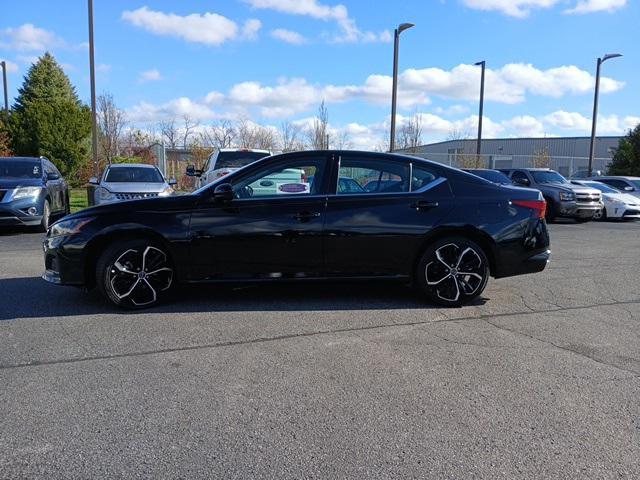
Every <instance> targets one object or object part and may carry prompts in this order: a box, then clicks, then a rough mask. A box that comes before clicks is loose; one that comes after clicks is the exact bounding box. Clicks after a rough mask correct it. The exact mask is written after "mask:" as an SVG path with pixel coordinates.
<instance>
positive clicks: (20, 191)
mask: <svg viewBox="0 0 640 480" xmlns="http://www.w3.org/2000/svg"><path fill="white" fill-rule="evenodd" d="M41 190H42V189H41V188H40V187H20V188H17V189H16V191H15V192H13V200H18V199H19V198H28V197H31V198H38V195H40V191H41Z"/></svg>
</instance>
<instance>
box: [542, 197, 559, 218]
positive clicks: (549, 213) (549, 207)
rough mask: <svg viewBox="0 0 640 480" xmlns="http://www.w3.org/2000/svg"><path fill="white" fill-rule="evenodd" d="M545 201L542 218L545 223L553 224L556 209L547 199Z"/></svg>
mask: <svg viewBox="0 0 640 480" xmlns="http://www.w3.org/2000/svg"><path fill="white" fill-rule="evenodd" d="M545 200H547V211H546V213H545V214H544V218H545V220H546V221H547V223H553V222H555V220H556V208H555V206H554V204H553V202H552V201H550V200H549V199H545Z"/></svg>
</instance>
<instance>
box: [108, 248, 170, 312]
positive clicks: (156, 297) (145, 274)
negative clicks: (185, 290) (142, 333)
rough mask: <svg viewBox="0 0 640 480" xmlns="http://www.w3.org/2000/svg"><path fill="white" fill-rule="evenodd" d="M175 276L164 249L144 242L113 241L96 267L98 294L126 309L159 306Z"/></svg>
mask: <svg viewBox="0 0 640 480" xmlns="http://www.w3.org/2000/svg"><path fill="white" fill-rule="evenodd" d="M143 267H144V269H143ZM174 276H175V275H174V267H173V264H172V263H171V259H170V258H169V256H168V254H167V253H166V252H165V251H164V249H163V247H160V246H158V245H157V244H155V243H154V242H152V241H149V240H146V239H135V240H134V239H132V240H124V241H119V242H116V243H114V244H112V245H110V246H109V247H108V248H107V249H106V250H105V251H104V253H103V254H102V255H101V256H100V258H99V259H98V262H97V264H96V284H97V286H98V289H99V290H100V293H102V294H103V295H104V296H105V298H107V299H108V300H109V301H111V303H113V304H114V305H116V306H118V307H122V308H126V309H140V308H149V307H152V306H154V305H157V304H158V303H160V302H161V301H162V300H163V299H164V298H166V296H167V294H168V293H169V290H170V289H171V287H172V286H173V280H174Z"/></svg>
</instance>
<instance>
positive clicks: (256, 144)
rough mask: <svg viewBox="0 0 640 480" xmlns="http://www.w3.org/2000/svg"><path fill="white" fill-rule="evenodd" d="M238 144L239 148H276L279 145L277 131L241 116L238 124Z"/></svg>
mask: <svg viewBox="0 0 640 480" xmlns="http://www.w3.org/2000/svg"><path fill="white" fill-rule="evenodd" d="M235 131H236V144H237V146H238V147H239V148H259V149H264V150H275V148H276V147H277V138H276V131H275V130H274V129H272V128H269V127H264V126H262V125H258V124H256V123H253V122H251V121H249V120H248V119H247V118H241V119H240V120H238V123H237V125H236V129H235Z"/></svg>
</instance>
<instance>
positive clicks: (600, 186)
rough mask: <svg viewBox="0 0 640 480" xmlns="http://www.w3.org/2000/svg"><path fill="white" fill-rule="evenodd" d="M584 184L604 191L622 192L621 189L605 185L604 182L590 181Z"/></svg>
mask: <svg viewBox="0 0 640 480" xmlns="http://www.w3.org/2000/svg"><path fill="white" fill-rule="evenodd" d="M582 185H584V186H585V187H591V188H595V189H597V190H600V191H601V192H603V193H620V190H617V189H615V188H613V187H610V186H609V185H605V184H604V183H598V182H593V183H591V182H589V183H583V184H582Z"/></svg>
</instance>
